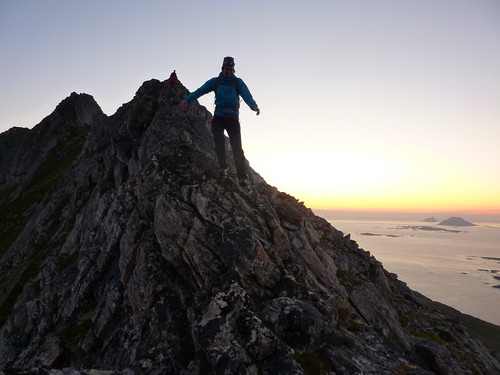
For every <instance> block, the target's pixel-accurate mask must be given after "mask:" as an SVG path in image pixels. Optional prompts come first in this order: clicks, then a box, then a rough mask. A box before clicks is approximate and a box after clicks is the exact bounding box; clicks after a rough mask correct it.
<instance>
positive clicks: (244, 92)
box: [238, 78, 260, 116]
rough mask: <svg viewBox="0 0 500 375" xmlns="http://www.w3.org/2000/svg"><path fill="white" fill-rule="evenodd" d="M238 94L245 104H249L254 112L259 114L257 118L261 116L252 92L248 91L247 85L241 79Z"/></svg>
mask: <svg viewBox="0 0 500 375" xmlns="http://www.w3.org/2000/svg"><path fill="white" fill-rule="evenodd" d="M238 92H239V93H240V95H241V97H242V98H243V100H244V101H245V103H247V105H248V106H249V107H250V109H251V110H252V111H254V112H257V116H258V115H260V109H259V106H258V105H257V103H256V102H255V100H254V99H253V97H252V94H251V93H250V90H249V89H248V87H247V85H246V84H245V82H243V80H242V79H241V78H238Z"/></svg>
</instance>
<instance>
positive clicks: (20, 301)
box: [0, 79, 499, 374]
mask: <svg viewBox="0 0 500 375" xmlns="http://www.w3.org/2000/svg"><path fill="white" fill-rule="evenodd" d="M186 93H187V89H186V88H185V87H184V86H183V85H182V84H181V83H180V82H179V81H178V80H177V79H175V80H167V81H164V82H160V81H158V80H150V81H147V82H144V84H143V85H142V86H141V87H140V88H139V90H138V91H137V93H136V94H135V96H134V98H133V99H132V100H131V101H130V102H128V103H126V104H124V105H123V106H122V107H120V108H119V109H118V110H117V112H116V113H115V114H113V115H112V116H109V117H107V116H104V115H103V114H102V111H100V108H99V110H98V109H97V108H98V105H97V103H95V101H94V100H93V98H92V97H90V96H89V95H86V94H75V93H72V94H71V95H70V96H69V97H68V98H66V99H65V100H64V101H63V102H61V104H60V105H59V106H58V107H57V108H56V110H55V111H54V116H49V117H47V118H46V119H44V121H43V122H42V123H43V127H44V128H46V129H56V128H57V126H58V124H61V123H63V122H64V123H69V124H81V125H84V126H83V128H82V131H81V132H77V133H72V132H62V133H61V132H57V131H53V132H42V131H39V130H36V128H35V129H32V130H31V131H29V132H28V133H25V132H22V133H20V135H19V137H22V139H21V138H20V140H19V142H18V143H16V144H15V145H11V146H10V148H7V149H6V151H5V155H7V156H2V158H0V168H1V170H2V172H3V171H4V170H5V171H6V172H7V173H5V174H4V173H2V175H5V177H4V183H3V185H0V189H1V194H0V197H1V198H0V214H2V215H0V223H1V225H0V228H1V229H0V256H1V260H0V290H1V292H2V293H1V294H0V311H1V314H0V327H1V328H0V337H1V339H0V370H3V371H6V372H8V371H25V372H24V373H28V372H27V371H31V370H30V369H33V368H52V369H55V368H68V367H71V368H73V369H75V371H76V369H78V370H83V369H88V368H94V369H101V370H113V371H117V372H120V373H121V372H124V371H128V373H138V374H139V373H147V374H154V373H167V374H176V373H183V374H198V373H212V372H213V373H248V374H250V373H273V374H290V373H295V374H301V373H315V372H316V373H328V372H330V373H333V372H335V373H339V374H342V373H343V374H354V373H365V374H394V373H408V374H409V373H412V374H417V373H418V374H424V373H429V372H430V371H434V372H436V373H450V374H451V373H461V372H466V371H475V372H476V373H479V374H488V373H493V372H494V371H497V370H498V369H499V367H498V363H497V362H496V361H495V359H494V358H493V357H492V356H491V355H490V353H489V352H488V351H487V350H486V349H485V348H484V347H483V346H482V345H481V344H480V343H479V342H478V341H477V340H476V339H474V338H473V337H471V336H470V335H469V334H468V333H467V332H466V330H465V329H464V328H463V327H462V326H460V325H459V323H457V321H456V320H452V319H451V318H450V316H449V315H447V313H446V312H445V311H444V310H442V309H440V308H439V306H437V305H435V304H434V303H433V302H432V301H430V300H429V299H427V298H425V297H424V296H422V295H420V294H418V293H417V292H414V291H412V290H410V289H409V288H408V287H407V286H406V284H404V283H403V282H401V281H399V280H398V279H397V276H396V275H394V274H391V273H389V272H387V271H386V270H384V268H383V267H382V265H381V263H380V262H378V261H377V260H376V259H375V258H374V257H373V256H371V255H370V253H369V252H367V251H364V250H363V249H360V248H359V247H358V245H357V244H356V242H355V241H353V240H351V239H350V238H349V237H348V236H344V234H343V233H342V232H340V231H338V230H336V229H335V228H333V227H332V226H331V225H330V224H329V223H328V222H327V221H326V220H324V219H322V218H320V217H317V216H316V215H314V214H313V212H312V211H311V210H310V209H308V208H307V207H306V206H305V205H304V204H302V203H300V202H299V201H297V199H295V198H294V197H292V196H290V195H288V194H286V193H284V192H280V191H278V190H277V189H276V188H275V187H273V186H270V185H268V184H267V183H266V182H265V181H264V180H263V179H262V177H260V176H259V175H258V173H257V172H256V171H254V170H253V169H251V168H250V169H249V171H250V172H249V179H250V182H249V185H248V186H247V187H244V188H243V187H241V186H239V185H238V183H237V182H236V181H235V180H234V179H233V178H232V177H223V178H221V177H219V176H218V173H217V172H218V166H217V162H216V156H215V152H214V146H213V141H212V135H211V132H210V120H211V115H210V113H209V112H208V111H207V110H206V109H205V108H204V107H202V106H200V105H198V104H197V103H192V104H191V105H190V107H189V109H188V110H187V111H186V112H182V111H180V110H179V107H178V103H179V102H180V101H181V100H182V98H183V97H184V96H185V94H186ZM94 103H95V104H94ZM41 140H44V141H43V142H41ZM4 141H5V140H4V135H3V134H2V135H0V144H2V142H4ZM32 144H43V145H44V146H43V147H28V146H29V145H32ZM19 145H24V146H25V147H24V150H23V155H24V157H25V159H23V158H22V157H21V154H20V153H19V149H18V146H19ZM56 145H58V146H57V147H56ZM2 150H3V149H2ZM1 160H4V162H1ZM23 160H29V161H31V162H29V163H28V162H23ZM33 161H37V163H38V164H37V167H36V168H34V167H33ZM229 162H230V163H229V164H230V172H231V173H234V163H233V161H232V160H231V159H230V160H229Z"/></svg>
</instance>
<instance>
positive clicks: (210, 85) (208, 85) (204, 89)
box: [179, 78, 217, 110]
mask: <svg viewBox="0 0 500 375" xmlns="http://www.w3.org/2000/svg"><path fill="white" fill-rule="evenodd" d="M216 80H217V78H212V79H210V80H208V81H207V82H205V84H204V85H203V86H201V87H200V88H199V89H197V90H195V91H193V92H192V93H191V94H189V95H188V96H186V97H185V98H184V100H182V101H181V102H180V103H179V107H180V108H181V109H182V110H185V109H186V108H187V106H188V105H189V103H191V102H192V101H193V100H196V99H198V98H199V97H200V96H203V95H205V94H208V93H209V92H210V91H214V90H215V88H216V84H215V82H216Z"/></svg>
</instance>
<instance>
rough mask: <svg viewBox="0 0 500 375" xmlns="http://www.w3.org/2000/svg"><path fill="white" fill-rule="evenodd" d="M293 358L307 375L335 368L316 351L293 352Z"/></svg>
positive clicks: (327, 371) (322, 372)
mask: <svg viewBox="0 0 500 375" xmlns="http://www.w3.org/2000/svg"><path fill="white" fill-rule="evenodd" d="M293 358H294V359H295V361H297V363H298V364H299V365H300V367H302V369H303V370H304V372H305V373H306V374H307V375H321V374H326V373H329V372H331V371H334V370H335V369H334V367H333V366H332V364H331V363H330V362H329V361H328V360H327V359H326V358H325V357H324V356H323V355H322V354H321V353H318V352H306V353H295V354H294V355H293Z"/></svg>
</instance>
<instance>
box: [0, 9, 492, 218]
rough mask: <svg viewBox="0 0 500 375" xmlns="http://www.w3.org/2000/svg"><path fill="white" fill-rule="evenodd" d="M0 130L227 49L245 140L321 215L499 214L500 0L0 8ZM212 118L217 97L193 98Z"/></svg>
mask: <svg viewBox="0 0 500 375" xmlns="http://www.w3.org/2000/svg"><path fill="white" fill-rule="evenodd" d="M0 49H1V56H2V59H1V60H0V66H1V69H0V132H1V131H5V130H7V129H9V128H10V127H12V126H22V127H33V126H34V125H36V124H37V123H39V122H40V121H41V120H42V119H43V117H45V116H46V115H48V114H50V113H51V112H52V111H53V109H54V108H55V106H56V105H57V104H58V103H59V102H60V101H61V100H63V99H64V98H65V97H67V96H68V95H69V94H70V93H71V92H73V91H75V92H78V93H80V92H85V93H88V94H90V95H92V96H94V98H95V99H96V101H97V102H98V103H99V104H100V105H101V107H102V109H103V111H104V112H105V113H106V114H108V115H111V114H113V113H114V112H115V111H116V109H117V108H118V107H119V106H120V105H121V104H123V103H125V102H128V101H130V100H131V99H132V98H133V96H134V93H135V91H136V90H137V89H138V88H139V86H140V85H141V84H142V82H144V81H146V80H149V79H151V78H156V79H160V80H164V79H166V78H168V76H169V74H170V72H171V71H172V70H174V69H176V70H177V73H178V76H179V79H180V80H181V81H182V83H183V84H184V85H185V86H186V87H187V88H188V89H190V90H194V89H196V88H197V87H199V86H200V85H201V84H203V83H204V82H205V81H206V80H208V79H209V78H211V77H213V76H215V75H217V74H218V72H219V70H220V65H221V62H222V58H223V57H224V56H226V55H231V56H234V58H235V60H236V74H237V75H238V76H240V77H241V78H243V79H244V80H245V82H246V83H247V84H248V86H249V88H250V90H251V91H252V94H253V96H254V98H255V99H256V101H257V103H258V104H259V106H260V108H261V111H262V113H261V115H260V116H258V117H257V116H255V114H254V112H252V111H250V110H249V109H248V108H246V107H242V111H241V123H242V132H243V146H244V149H245V153H246V156H247V158H248V159H249V161H250V163H251V165H252V166H253V167H254V168H255V169H256V170H257V172H259V173H260V174H262V175H263V177H264V178H265V179H266V180H267V181H268V182H269V183H271V184H273V185H276V186H277V187H278V188H279V189H280V190H283V191H286V192H288V193H290V194H292V195H295V196H296V197H298V198H299V199H302V200H304V201H305V202H306V204H308V205H310V206H314V207H331V208H358V209H359V208H366V209H376V208H379V209H384V208H385V209H410V210H416V209H428V210H429V211H431V210H433V209H434V210H438V209H445V208H446V209H452V208H457V209H463V210H467V209H470V210H472V209H481V210H488V209H490V210H494V209H496V210H500V173H499V172H498V171H500V147H499V146H498V144H499V141H500V105H499V103H500V2H499V1H497V0H474V1H472V0H470V1H469V0H467V1H462V0H418V1H417V0H414V1H400V0H379V1H372V0H359V1H355V0H354V1H347V0H346V1H334V0H330V1H315V0H312V1H260V0H257V1H252V2H249V1H237V0H235V1H232V2H226V1H224V2H223V1H210V2H201V1H189V0H188V1H143V2H137V1H111V0H108V1H106V0H100V1H96V0H86V1H80V0H72V1H70V0H68V1H63V0H45V1H34V0H21V1H19V0H3V1H1V2H0ZM200 102H201V103H202V104H204V105H205V106H207V108H208V109H209V110H211V111H212V110H213V96H212V95H207V96H206V97H204V98H202V99H201V100H200Z"/></svg>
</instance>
